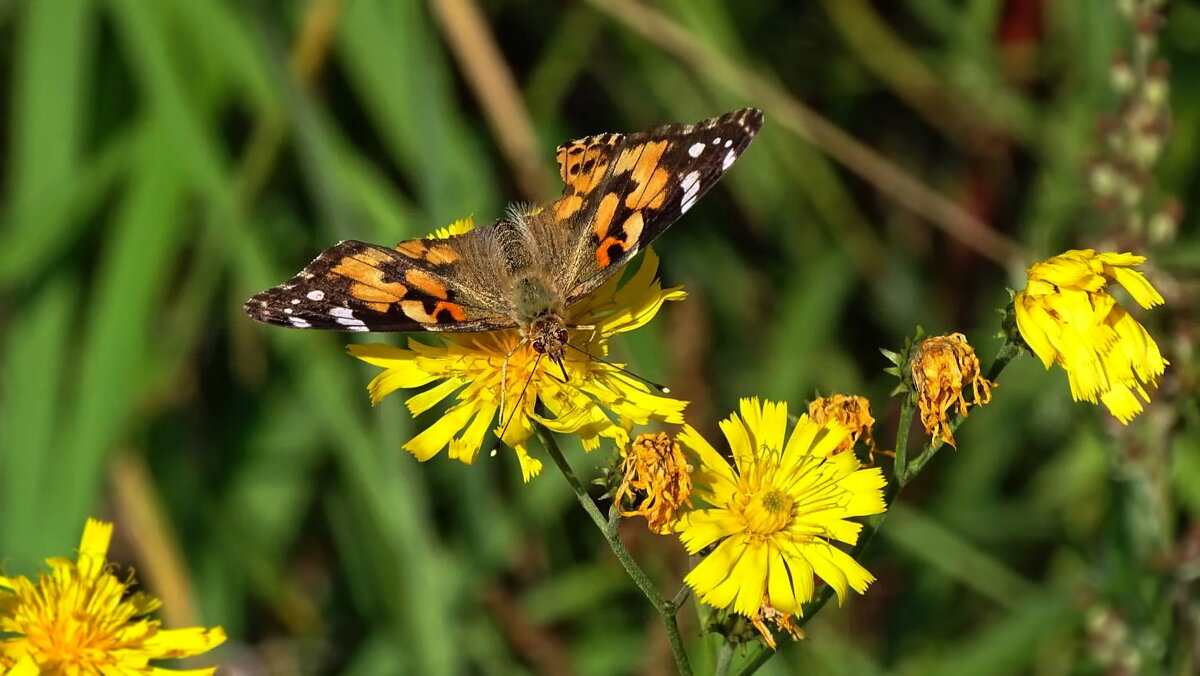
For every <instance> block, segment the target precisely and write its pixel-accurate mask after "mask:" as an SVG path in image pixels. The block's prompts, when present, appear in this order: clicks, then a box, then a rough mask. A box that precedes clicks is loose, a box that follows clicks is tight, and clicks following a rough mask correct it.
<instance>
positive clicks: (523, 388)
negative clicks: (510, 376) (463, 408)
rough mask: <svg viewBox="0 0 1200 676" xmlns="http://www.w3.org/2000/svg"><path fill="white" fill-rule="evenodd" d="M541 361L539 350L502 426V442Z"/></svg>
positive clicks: (502, 412)
mask: <svg viewBox="0 0 1200 676" xmlns="http://www.w3.org/2000/svg"><path fill="white" fill-rule="evenodd" d="M541 361H542V353H540V352H539V353H538V356H537V359H534V360H533V368H532V369H530V370H529V377H528V378H526V379H525V384H524V385H523V386H521V394H520V395H518V396H517V402H516V403H515V404H513V410H512V413H509V414H508V420H505V421H504V425H503V426H502V427H501V428H500V435H499V437H498V438H499V439H500V441H501V442H503V441H504V433H505V432H507V431H508V426H509V424H510V423H512V421H513V418H514V417H516V415H517V411H518V410H520V408H521V402H523V401H525V393H526V392H527V391H528V390H529V383H531V382H533V375H534V374H535V373H537V367H538V364H539V363H541ZM500 414H501V415H503V414H504V411H501V412H500Z"/></svg>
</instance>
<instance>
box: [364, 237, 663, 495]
mask: <svg viewBox="0 0 1200 676" xmlns="http://www.w3.org/2000/svg"><path fill="white" fill-rule="evenodd" d="M462 227H463V226H462V224H461V222H460V223H456V224H455V226H452V230H453V229H454V228H457V229H458V230H459V231H461V229H462ZM448 234H449V233H448ZM657 272H658V257H657V256H655V255H654V252H653V251H652V250H649V249H647V250H646V253H645V257H644V258H643V259H642V264H641V267H640V268H638V270H637V271H636V272H635V273H633V274H632V275H629V276H628V279H627V280H626V281H625V283H624V284H622V283H621V278H622V275H616V276H614V277H613V278H612V279H609V280H608V281H607V282H605V283H604V284H603V285H601V286H600V287H599V288H597V289H596V290H595V291H593V292H592V293H591V294H589V295H588V296H587V297H586V298H584V299H582V300H580V301H578V302H576V303H575V304H573V305H571V306H570V307H569V308H568V312H569V317H567V318H566V319H567V323H568V325H569V326H594V327H595V328H594V329H571V330H570V343H569V344H570V346H571V347H573V348H575V349H568V350H566V353H565V355H564V359H563V361H562V367H561V368H560V367H559V365H558V364H556V363H554V362H552V361H550V360H549V359H545V358H544V355H541V354H539V353H538V352H537V351H535V350H534V349H533V347H532V346H531V345H530V344H529V343H528V342H527V341H523V340H522V338H521V335H520V333H519V331H518V330H516V329H507V330H501V331H490V332H486V333H462V334H455V333H445V334H441V336H440V337H441V338H442V339H443V340H442V342H441V344H438V345H428V344H426V343H422V342H420V341H417V340H409V341H408V347H407V348H396V347H392V346H390V345H379V344H375V345H350V346H349V348H348V349H349V351H350V354H352V355H354V356H355V357H358V358H359V359H362V360H363V361H365V362H368V363H370V364H373V365H375V366H379V367H382V368H383V369H384V371H383V372H382V373H380V374H379V375H377V376H375V378H374V379H373V380H372V381H371V382H370V384H369V385H368V386H367V388H368V390H369V391H370V393H371V401H372V402H374V403H378V402H379V400H380V399H382V398H383V397H385V396H387V395H388V394H390V393H392V392H394V391H396V390H397V389H400V388H411V387H421V386H424V385H428V384H430V383H434V382H437V383H438V384H437V385H436V386H434V387H432V388H430V389H428V390H425V391H424V392H421V393H419V394H416V395H413V396H412V397H409V399H408V400H407V401H406V402H405V403H406V404H407V406H408V410H409V412H410V413H412V415H413V416H416V415H419V414H420V413H423V412H425V411H427V410H429V409H430V408H432V407H433V406H434V405H435V404H437V403H438V402H440V401H442V400H443V399H445V398H446V397H449V396H450V395H452V394H454V395H455V399H457V403H455V404H454V405H453V406H451V407H450V408H449V409H448V410H447V411H446V412H445V413H444V414H443V415H442V417H441V418H440V419H439V420H438V421H437V422H435V423H433V424H432V425H430V426H429V427H428V428H426V429H425V430H424V431H423V432H421V433H420V434H418V435H417V436H416V437H413V438H412V439H411V440H410V441H409V442H408V443H406V444H405V445H404V448H405V449H406V450H408V451H409V452H410V453H412V454H413V455H414V456H416V457H417V459H418V460H421V461H425V460H428V459H430V458H432V457H433V456H435V455H437V454H438V453H440V452H441V451H442V449H444V448H446V447H449V449H450V457H451V458H455V459H458V460H461V461H462V462H465V463H468V464H470V463H472V462H474V460H475V457H476V455H478V453H479V449H480V447H481V446H482V444H483V440H484V437H485V435H486V434H487V432H488V430H489V429H493V423H496V422H497V420H498V415H497V414H498V413H499V412H500V407H501V404H503V405H504V411H503V417H504V420H503V421H502V422H501V423H499V424H497V425H496V428H497V429H496V432H497V434H500V432H501V430H503V439H502V440H503V441H504V443H505V444H507V445H508V446H509V447H511V448H512V449H513V450H514V451H516V453H517V458H518V460H519V461H520V463H521V473H522V475H523V476H524V478H525V480H526V481H528V480H529V479H531V478H533V477H534V476H536V475H537V474H538V473H539V472H540V471H541V468H542V463H541V461H540V460H537V459H536V458H534V457H532V456H531V455H529V452H528V449H527V448H526V444H527V442H528V440H529V437H530V436H531V435H532V434H533V431H534V428H533V423H534V422H537V423H540V424H541V425H544V426H545V427H547V428H549V429H551V430H553V431H555V432H560V433H564V434H575V435H577V436H579V437H580V439H582V440H583V447H584V448H585V449H586V450H589V451H590V450H593V449H595V448H596V447H598V446H599V444H600V439H601V438H602V437H607V438H609V439H612V441H613V443H614V444H616V445H617V447H619V448H623V447H624V446H625V445H626V444H627V443H628V442H629V432H628V430H629V429H630V428H631V427H632V426H633V425H635V424H637V425H644V424H646V423H648V422H649V421H650V420H659V421H663V422H671V423H681V422H683V408H684V406H686V402H683V401H679V400H678V399H672V398H670V397H663V396H659V395H657V394H654V393H652V392H651V391H650V389H649V388H648V387H646V386H645V385H643V384H642V383H640V382H638V381H636V380H634V379H632V378H630V377H629V376H627V375H625V374H624V373H622V372H621V370H620V369H619V367H620V366H621V365H620V364H606V363H603V362H600V361H596V360H594V359H592V358H591V357H592V356H595V357H604V356H606V355H607V354H608V341H609V339H610V338H612V337H613V336H615V335H617V334H619V333H625V332H626V331H632V330H634V329H636V328H638V327H640V326H642V325H643V324H645V323H646V322H648V321H650V320H651V319H652V318H653V317H654V315H655V314H657V313H658V309H659V308H660V307H662V304H663V303H665V302H666V301H669V300H681V299H683V298H684V297H685V296H686V295H687V294H685V293H684V292H683V291H682V290H681V289H678V288H675V289H663V288H662V285H661V284H660V283H659V281H658V280H657V279H656V274H657ZM564 376H565V377H564ZM539 402H540V403H541V404H543V405H544V406H545V409H546V411H547V412H548V415H547V416H542V415H539V414H538V413H537V412H536V408H537V404H538V403H539ZM609 412H611V415H610V414H609Z"/></svg>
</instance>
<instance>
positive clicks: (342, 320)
mask: <svg viewBox="0 0 1200 676" xmlns="http://www.w3.org/2000/svg"><path fill="white" fill-rule="evenodd" d="M337 323H338V324H341V325H342V326H348V327H350V330H351V331H356V330H358V327H360V326H361V327H363V328H364V329H365V328H366V327H367V325H366V324H363V321H362V320H361V319H351V318H348V317H338V318H337Z"/></svg>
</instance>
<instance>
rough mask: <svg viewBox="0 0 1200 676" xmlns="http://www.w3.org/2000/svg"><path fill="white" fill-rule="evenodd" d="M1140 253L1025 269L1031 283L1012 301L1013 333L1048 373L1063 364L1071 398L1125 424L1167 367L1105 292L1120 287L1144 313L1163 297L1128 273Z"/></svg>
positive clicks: (1078, 253) (1089, 255)
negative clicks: (1104, 410)
mask: <svg viewBox="0 0 1200 676" xmlns="http://www.w3.org/2000/svg"><path fill="white" fill-rule="evenodd" d="M1145 260H1146V258H1145V257H1144V256H1135V255H1133V254H1129V253H1123V254H1122V253H1096V252H1095V251H1093V250H1092V249H1082V250H1075V251H1068V252H1066V253H1063V254H1060V255H1058V256H1055V257H1053V258H1050V259H1048V260H1045V261H1042V262H1040V263H1036V264H1034V265H1033V266H1032V267H1030V268H1029V270H1028V273H1029V283H1028V285H1027V286H1026V287H1025V289H1024V290H1023V291H1019V292H1017V294H1016V295H1015V296H1014V297H1013V307H1014V310H1015V313H1016V320H1017V329H1018V330H1019V331H1020V333H1021V337H1022V338H1023V339H1024V340H1025V343H1026V344H1028V345H1029V348H1030V349H1031V350H1033V353H1034V354H1036V355H1037V356H1038V358H1039V359H1041V360H1042V364H1043V365H1044V366H1045V367H1046V368H1050V365H1051V364H1058V365H1059V366H1062V367H1063V369H1065V370H1066V372H1067V379H1068V381H1069V382H1070V384H1071V396H1072V397H1073V398H1074V399H1075V400H1076V401H1082V400H1086V401H1090V402H1092V403H1096V402H1097V401H1100V402H1101V403H1103V404H1104V405H1105V406H1106V407H1107V408H1108V410H1109V411H1111V412H1112V414H1113V415H1114V416H1116V417H1117V419H1118V420H1120V421H1121V422H1122V423H1126V424H1128V423H1129V421H1130V420H1133V418H1134V417H1136V416H1137V414H1139V413H1141V412H1142V402H1141V401H1138V397H1137V396H1134V395H1135V393H1136V394H1137V395H1139V396H1140V397H1141V398H1142V400H1144V401H1146V402H1149V401H1150V395H1149V390H1151V389H1154V388H1155V387H1156V386H1157V384H1158V379H1159V377H1160V376H1161V375H1162V374H1163V372H1164V371H1165V370H1166V366H1167V360H1165V359H1163V357H1162V354H1161V353H1160V352H1159V350H1158V345H1157V344H1156V343H1155V342H1154V339H1153V338H1151V337H1150V334H1149V333H1147V332H1146V329H1145V328H1144V327H1143V326H1142V325H1141V324H1139V323H1138V321H1137V320H1136V319H1134V318H1133V317H1132V316H1131V315H1130V314H1129V313H1128V312H1126V311H1125V308H1123V307H1121V306H1120V305H1119V304H1117V300H1116V299H1115V298H1113V296H1112V295H1111V294H1110V293H1109V292H1108V289H1109V287H1110V286H1111V285H1112V284H1114V283H1115V284H1119V285H1121V286H1122V287H1124V288H1125V290H1126V291H1127V292H1128V293H1129V295H1130V296H1132V297H1133V300H1134V301H1135V302H1136V303H1137V304H1138V305H1140V306H1142V307H1143V308H1150V307H1153V306H1155V305H1160V304H1162V302H1163V297H1162V296H1161V295H1160V294H1159V293H1158V291H1157V290H1155V288H1154V287H1153V286H1151V284H1150V282H1148V281H1147V280H1146V278H1145V277H1144V276H1143V275H1142V273H1141V272H1138V271H1137V270H1134V269H1133V268H1134V267H1136V266H1138V265H1141V264H1142V263H1143V262H1145Z"/></svg>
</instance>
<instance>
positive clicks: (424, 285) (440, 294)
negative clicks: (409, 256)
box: [404, 268, 449, 299]
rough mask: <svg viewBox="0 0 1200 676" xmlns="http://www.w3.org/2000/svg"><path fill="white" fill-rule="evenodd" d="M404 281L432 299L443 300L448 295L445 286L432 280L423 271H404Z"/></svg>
mask: <svg viewBox="0 0 1200 676" xmlns="http://www.w3.org/2000/svg"><path fill="white" fill-rule="evenodd" d="M404 281H406V282H408V283H409V284H412V285H413V286H414V287H416V288H417V289H420V290H421V291H424V292H425V293H427V294H429V295H430V296H433V297H434V298H442V299H445V298H446V296H448V295H449V294H448V293H447V291H446V285H445V284H442V283H441V282H439V281H438V280H436V279H434V277H433V275H431V274H429V273H428V272H425V271H424V270H418V269H417V268H409V269H408V270H405V271H404Z"/></svg>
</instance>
